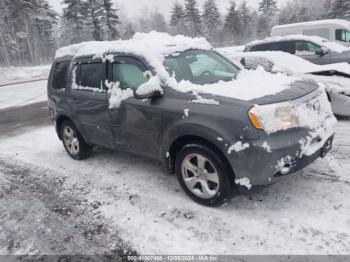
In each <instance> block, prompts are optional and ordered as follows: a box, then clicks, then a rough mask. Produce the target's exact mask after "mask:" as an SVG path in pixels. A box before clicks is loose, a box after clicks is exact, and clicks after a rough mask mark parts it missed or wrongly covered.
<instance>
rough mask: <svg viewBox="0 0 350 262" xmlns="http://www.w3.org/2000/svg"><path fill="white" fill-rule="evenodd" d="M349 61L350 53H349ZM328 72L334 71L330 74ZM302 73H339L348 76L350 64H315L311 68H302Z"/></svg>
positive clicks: (349, 74)
mask: <svg viewBox="0 0 350 262" xmlns="http://www.w3.org/2000/svg"><path fill="white" fill-rule="evenodd" d="M349 61H350V54H349ZM330 72H334V74H331V73H330ZM303 73H307V74H320V75H323V74H324V75H328V76H332V75H340V76H343V77H348V78H350V65H349V64H348V63H337V64H329V65H317V66H315V67H314V68H312V69H308V70H304V72H303Z"/></svg>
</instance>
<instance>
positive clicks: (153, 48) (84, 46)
mask: <svg viewBox="0 0 350 262" xmlns="http://www.w3.org/2000/svg"><path fill="white" fill-rule="evenodd" d="M191 48H196V49H211V48H212V46H211V45H210V44H209V42H208V41H207V40H206V39H205V38H190V37H185V36H181V35H177V36H171V35H169V34H167V33H159V32H155V31H152V32H150V33H136V34H135V35H134V37H133V38H132V39H130V40H117V41H100V42H97V41H92V42H83V43H79V44H75V45H70V46H66V47H63V48H61V49H59V50H57V52H56V58H60V57H64V56H74V57H78V56H86V55H94V56H97V57H102V56H103V55H104V54H107V53H131V54H135V55H139V56H142V57H149V56H152V57H158V58H164V57H166V56H167V55H170V54H173V53H176V52H182V51H185V50H187V49H191Z"/></svg>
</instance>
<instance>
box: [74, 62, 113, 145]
mask: <svg viewBox="0 0 350 262" xmlns="http://www.w3.org/2000/svg"><path fill="white" fill-rule="evenodd" d="M106 67H107V64H106V63H103V61H102V59H97V60H96V59H95V60H94V59H92V58H83V59H79V60H77V61H75V64H74V68H73V83H72V87H71V94H72V103H73V104H74V105H75V110H74V111H75V116H76V119H78V122H79V124H80V125H81V128H79V127H78V129H79V131H80V132H82V133H83V135H84V138H85V139H86V140H87V141H88V142H89V143H90V144H93V145H99V146H104V147H108V148H112V147H113V139H112V131H111V128H110V122H109V112H108V105H107V88H106V86H105V80H106V79H107V68H106Z"/></svg>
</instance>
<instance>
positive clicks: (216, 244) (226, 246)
mask: <svg viewBox="0 0 350 262" xmlns="http://www.w3.org/2000/svg"><path fill="white" fill-rule="evenodd" d="M349 132H350V122H349V121H342V122H340V123H339V125H338V135H337V139H336V141H335V148H334V150H333V152H332V153H331V154H330V155H329V156H328V157H327V158H326V159H323V160H318V161H317V162H316V163H315V164H313V165H312V166H310V167H309V168H307V169H305V170H304V171H302V172H298V173H297V174H295V175H293V176H290V177H287V178H286V179H284V180H283V181H281V182H279V183H278V184H275V185H273V186H271V187H269V188H266V189H264V190H262V191H260V192H256V193H251V194H248V195H241V196H238V197H236V198H235V199H233V200H232V201H231V202H230V203H228V204H227V205H226V206H224V207H221V208H218V209H211V208H205V207H202V206H199V205H197V204H195V203H193V202H192V201H190V200H189V199H188V198H187V197H186V196H185V194H184V193H183V192H182V191H181V190H180V187H179V185H178V183H177V181H176V179H175V177H172V176H168V175H167V173H166V171H165V170H164V169H163V168H162V167H161V166H159V165H157V164H154V163H151V162H150V161H147V160H146V159H141V158H137V157H133V156H130V155H126V154H121V153H112V152H109V151H106V150H102V149H100V150H97V151H96V152H95V153H94V155H93V157H92V158H91V159H89V160H87V161H84V162H76V161H74V160H72V159H70V158H69V157H68V156H67V154H66V153H65V152H64V149H63V147H62V145H61V144H60V143H59V141H58V139H57V137H56V134H55V131H54V129H53V127H44V128H39V129H37V130H33V131H30V132H27V133H24V134H22V135H19V136H15V137H12V138H6V139H4V138H3V139H1V140H0V174H1V177H0V178H1V182H0V184H1V189H2V190H1V191H2V193H1V195H0V202H1V205H0V206H1V209H2V210H1V212H0V214H1V215H0V219H1V220H0V221H1V223H0V226H1V227H2V229H3V231H2V232H5V235H4V233H3V234H2V236H1V235H0V239H1V238H5V239H6V238H10V239H13V241H14V243H16V245H15V244H13V245H12V244H11V252H18V253H23V252H26V251H28V250H30V251H33V250H34V251H35V252H48V253H50V252H53V253H54V252H55V250H48V249H47V248H46V245H47V244H43V243H47V242H46V241H44V240H45V239H56V238H55V237H56V236H57V235H58V238H57V239H56V243H57V245H58V250H59V251H62V250H65V251H66V252H71V250H75V251H77V252H78V251H79V250H82V251H83V252H84V253H85V252H94V250H95V249H91V250H89V249H85V248H86V246H84V245H83V244H82V247H81V249H74V248H73V246H72V244H70V243H69V241H68V242H67V243H66V242H64V241H63V242H62V240H64V239H65V238H71V237H72V235H73V236H75V234H74V232H75V231H74V230H73V231H72V230H70V229H67V227H65V225H66V224H68V223H69V220H68V221H64V222H62V219H63V220H64V219H66V218H68V219H73V221H75V219H78V218H79V219H83V220H84V216H88V215H87V214H89V213H90V212H92V213H91V214H92V217H91V216H90V215H89V216H90V217H89V219H90V220H92V222H89V223H91V227H92V228H95V227H96V223H97V221H98V223H101V224H102V225H103V226H101V227H102V228H103V227H104V225H109V227H110V229H108V230H114V231H115V232H118V236H119V237H120V238H121V239H122V240H123V241H125V243H127V245H130V246H132V247H133V248H134V249H136V251H138V252H139V253H141V254H160V253H162V254H169V253H171V254H193V253H197V254H198V253H201V254H202V253H209V254H251V253H255V254H349V253H350V217H349V212H348V211H349V209H350V202H349V198H350V190H349V189H350V177H349V171H348V170H349V169H350V142H348V140H347V139H346V137H347V136H348V134H349ZM12 170H15V171H16V172H13V171H12ZM22 185H25V186H24V187H23V186H22ZM37 188H40V189H42V191H43V192H44V193H43V195H42V196H41V197H40V195H41V194H42V193H41V192H40V190H39V191H38V190H37ZM47 190H48V192H46V191H47ZM1 191H0V192H1ZM45 192H46V193H45ZM51 192H52V194H53V195H52V199H46V195H51ZM48 193H49V194H48ZM45 194H46V195H45ZM54 196H57V197H54ZM43 199H45V201H46V207H45V205H44V206H43V204H42V201H43ZM51 201H53V202H51ZM13 202H14V203H15V204H13ZM9 203H11V204H9ZM33 203H34V204H33ZM37 203H38V204H37ZM55 206H57V210H58V211H57V212H56V211H55ZM91 206H93V207H91ZM47 208H48V209H51V213H52V210H53V212H56V213H57V214H56V217H54V221H51V220H50V215H47V214H46V212H48V211H47V210H46V209H47ZM89 208H90V209H89ZM81 210H83V211H81ZM91 210H92V211H91ZM33 213H34V214H33ZM51 213H49V214H51ZM33 215H35V216H34V217H35V219H34V218H33ZM94 216H96V217H94ZM81 217H82V218H81ZM96 218H98V219H97V220H96ZM45 219H46V220H45ZM47 219H48V220H49V222H47ZM89 219H87V220H89ZM82 223H83V222H82ZM98 223H97V224H98ZM78 224H79V223H78ZM14 225H16V229H17V234H15V235H12V234H11V230H14V229H13V228H12V227H13V226H14ZM83 225H84V223H83ZM70 226H72V225H70ZM27 227H34V228H35V234H32V233H31V232H32V231H31V229H30V228H27ZM80 227H83V226H81V225H80V224H79V226H78V230H76V231H77V232H78V233H81V234H82V235H84V233H83V232H84V231H83V232H81V230H80V231H79V229H80ZM97 227H98V226H97ZM51 228H53V229H51ZM68 228H70V227H68ZM73 228H74V226H73ZM95 229H96V228H95ZM95 229H91V230H93V232H94V233H93V236H92V238H93V239H95V238H97V239H98V237H99V236H101V235H104V234H105V233H104V232H99V231H98V230H97V229H96V230H97V231H96V230H95ZM10 236H11V237H10ZM76 237H78V238H79V234H78V236H76ZM76 241H78V240H76ZM76 241H73V243H77V242H76ZM11 243H12V242H11ZM98 244H99V245H102V246H103V245H105V246H103V247H104V248H103V249H101V250H102V251H104V250H108V248H110V247H111V246H113V241H112V242H110V243H108V240H106V241H104V242H102V243H100V242H99V243H98ZM0 245H1V249H0V252H1V253H6V252H8V245H6V242H5V240H4V239H2V241H0ZM65 245H67V247H66V248H65ZM60 248H61V249H60ZM72 248H73V249H72ZM36 250H38V251H36Z"/></svg>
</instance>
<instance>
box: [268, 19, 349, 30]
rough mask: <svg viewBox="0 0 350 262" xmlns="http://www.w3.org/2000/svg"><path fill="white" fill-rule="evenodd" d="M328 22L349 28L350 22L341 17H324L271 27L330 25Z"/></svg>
mask: <svg viewBox="0 0 350 262" xmlns="http://www.w3.org/2000/svg"><path fill="white" fill-rule="evenodd" d="M330 24H333V25H339V26H342V27H345V28H349V29H350V22H349V21H347V20H343V19H325V20H317V21H309V22H301V23H294V24H286V25H276V26H274V27H273V29H283V28H290V27H296V26H317V25H330Z"/></svg>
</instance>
